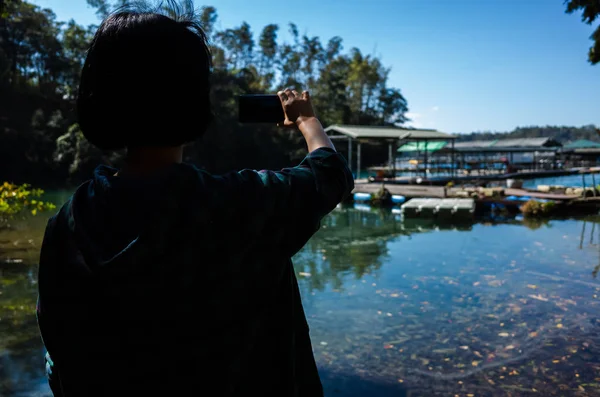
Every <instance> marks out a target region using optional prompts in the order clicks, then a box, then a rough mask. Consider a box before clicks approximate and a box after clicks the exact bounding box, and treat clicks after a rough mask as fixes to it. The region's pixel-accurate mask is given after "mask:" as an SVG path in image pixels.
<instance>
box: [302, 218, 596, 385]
mask: <svg viewBox="0 0 600 397" xmlns="http://www.w3.org/2000/svg"><path fill="white" fill-rule="evenodd" d="M596 223H598V218H587V219H585V220H581V221H576V220H560V221H559V220H556V221H544V222H532V223H524V222H523V220H522V219H501V218H495V219H487V220H484V221H483V222H481V223H478V224H476V225H444V224H441V225H434V224H431V223H427V222H406V221H404V222H401V221H400V220H399V218H398V217H396V216H394V214H391V213H385V212H383V213H382V212H378V211H365V209H364V208H361V210H360V211H356V210H352V209H345V210H340V211H336V212H335V213H333V214H332V215H331V216H330V217H329V218H328V219H327V221H326V222H325V223H324V228H323V229H322V230H321V231H320V232H319V233H318V234H317V235H316V236H315V238H314V239H313V240H312V241H311V242H310V244H309V245H308V246H307V247H306V250H305V251H304V252H302V253H300V254H299V255H298V257H297V258H296V266H297V271H298V272H299V274H300V275H304V277H303V278H302V279H301V285H302V286H303V292H304V298H305V303H306V311H307V314H308V315H309V317H310V319H309V322H310V324H311V330H312V338H313V341H314V345H315V353H316V357H317V362H318V364H319V366H320V368H323V369H324V370H326V371H327V373H335V374H337V379H338V382H339V379H356V378H360V379H363V380H368V381H369V382H375V383H377V384H386V385H388V387H391V388H393V387H394V386H395V388H396V390H397V392H401V391H402V390H401V389H404V388H408V394H409V395H424V396H425V395H427V396H429V395H440V396H446V395H454V394H463V393H465V394H474V395H486V396H493V395H506V394H507V393H515V395H522V394H523V393H526V392H530V393H534V392H540V393H543V394H544V395H557V393H558V395H560V394H561V393H562V394H563V395H564V394H565V393H566V394H567V395H570V394H577V395H596V394H597V393H598V392H600V390H599V389H598V387H599V386H598V379H596V377H597V375H596V374H597V372H595V371H590V368H595V370H597V369H600V362H599V361H598V359H597V357H598V355H597V353H599V349H598V342H599V340H598V326H599V325H600V321H599V320H598V318H599V317H600V316H599V314H600V307H599V304H598V299H597V298H598V294H599V293H600V283H599V282H598V281H597V280H594V279H593V277H592V275H591V271H592V268H593V266H594V265H595V264H597V263H598V256H599V255H598V251H597V250H598V248H597V246H596V245H595V243H594V239H593V234H594V232H592V231H591V228H592V225H595V224H596ZM523 226H525V227H523ZM586 228H587V229H586ZM595 229H596V226H594V230H595ZM586 230H587V231H586ZM590 233H591V234H590ZM582 234H583V235H584V238H582V237H581V236H582ZM334 257H335V258H334ZM340 258H342V259H341V261H339V262H338V259H340ZM335 384H337V383H336V382H335V381H332V383H329V384H326V388H329V389H328V390H329V391H332V390H333V389H334V388H335V387H334V385H335ZM534 390H535V391H534ZM392 394H393V393H392ZM392 394H389V395H392ZM385 395H388V394H385ZM463 395H464V394H463Z"/></svg>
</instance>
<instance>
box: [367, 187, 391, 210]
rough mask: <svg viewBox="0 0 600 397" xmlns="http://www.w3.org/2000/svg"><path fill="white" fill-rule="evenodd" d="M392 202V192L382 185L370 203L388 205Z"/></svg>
mask: <svg viewBox="0 0 600 397" xmlns="http://www.w3.org/2000/svg"><path fill="white" fill-rule="evenodd" d="M391 202H392V194H391V193H390V191H389V190H387V189H386V188H385V187H384V186H383V185H382V186H381V188H380V189H379V190H378V191H377V192H375V193H374V194H373V196H372V198H371V203H372V204H373V205H376V206H385V205H389V204H391Z"/></svg>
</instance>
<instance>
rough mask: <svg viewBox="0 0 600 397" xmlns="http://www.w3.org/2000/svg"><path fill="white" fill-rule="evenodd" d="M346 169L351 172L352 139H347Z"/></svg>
mask: <svg viewBox="0 0 600 397" xmlns="http://www.w3.org/2000/svg"><path fill="white" fill-rule="evenodd" d="M348 168H350V172H352V138H350V137H348Z"/></svg>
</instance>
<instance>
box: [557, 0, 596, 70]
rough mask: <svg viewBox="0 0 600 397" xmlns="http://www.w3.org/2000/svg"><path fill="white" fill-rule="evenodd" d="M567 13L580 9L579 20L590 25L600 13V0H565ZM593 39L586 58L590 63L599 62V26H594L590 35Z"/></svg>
mask: <svg viewBox="0 0 600 397" xmlns="http://www.w3.org/2000/svg"><path fill="white" fill-rule="evenodd" d="M565 4H566V5H567V13H569V14H572V13H573V12H575V11H580V10H581V11H582V13H581V20H582V21H583V22H584V23H586V24H588V25H591V24H592V23H594V21H595V20H596V18H598V16H599V15H600V0H565ZM590 39H592V40H593V41H594V44H593V45H592V47H590V50H589V52H588V59H589V61H590V63H591V64H592V65H595V64H597V63H598V62H600V26H598V27H597V28H596V30H595V31H594V33H592V36H591V37H590Z"/></svg>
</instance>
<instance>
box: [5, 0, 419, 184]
mask: <svg viewBox="0 0 600 397" xmlns="http://www.w3.org/2000/svg"><path fill="white" fill-rule="evenodd" d="M81 1H83V0H81ZM87 2H88V4H89V5H90V6H93V7H95V9H96V11H97V14H98V16H99V17H104V16H105V15H106V14H107V13H108V12H109V10H111V9H113V8H114V6H117V5H119V4H114V3H108V2H106V1H105V0H88V1H87ZM118 3H124V2H123V1H119V2H118ZM0 4H3V6H2V7H3V8H2V9H1V10H0V180H8V181H12V182H15V183H23V182H28V183H34V184H36V185H39V184H41V185H44V186H54V185H55V186H60V185H64V184H65V183H67V182H70V183H72V184H74V183H79V182H81V181H83V180H85V179H87V178H89V177H90V175H91V172H92V170H93V168H94V167H95V166H96V165H97V164H98V163H100V162H103V163H108V164H119V162H120V161H122V159H123V153H120V152H113V153H103V152H100V151H99V150H97V149H96V148H94V147H92V146H90V145H89V144H88V143H87V141H86V140H85V139H84V138H83V136H82V134H81V131H80V130H79V127H78V126H77V124H76V116H75V111H74V107H75V98H76V92H77V86H78V80H79V74H80V69H81V67H82V64H83V61H84V58H85V52H86V49H87V46H88V44H89V42H90V41H91V38H92V36H93V34H94V32H95V29H96V28H97V26H95V25H92V26H81V25H80V24H78V23H76V22H75V21H74V20H71V21H68V22H62V21H58V20H57V18H56V15H55V14H54V13H53V12H52V10H50V9H45V8H40V7H39V6H37V5H34V4H31V3H29V2H27V1H23V0H5V1H4V3H0ZM183 4H184V5H185V4H186V3H183ZM169 11H170V10H168V9H167V10H165V12H169ZM199 17H200V20H201V23H202V26H203V28H204V29H205V31H206V33H207V36H208V38H209V40H210V43H211V50H212V53H213V59H214V74H213V79H212V87H213V107H214V111H215V114H216V116H217V117H216V120H215V122H214V123H213V124H212V126H211V128H210V130H209V131H208V132H207V134H206V135H205V136H204V137H203V138H202V139H201V140H199V141H198V142H195V143H193V144H191V145H189V146H188V147H187V148H186V152H185V157H186V161H190V162H193V163H195V164H196V165H198V166H200V167H203V168H206V169H208V170H210V171H213V172H219V173H220V172H226V171H229V170H235V169H241V168H279V167H283V166H287V165H290V164H291V163H292V162H294V161H298V160H299V159H301V158H302V157H303V155H304V154H305V150H306V149H305V146H304V143H303V141H302V139H301V137H300V136H299V134H298V133H295V132H290V131H282V130H278V129H277V128H275V127H269V126H262V125H261V126H255V125H240V124H239V123H238V122H237V101H236V97H237V96H238V95H241V94H248V93H265V92H275V91H277V90H278V89H279V88H281V87H310V89H311V92H312V94H313V95H312V97H313V101H314V105H315V107H316V109H317V110H318V116H319V118H320V119H321V120H322V122H323V124H325V125H330V124H335V123H338V124H366V125H399V124H402V123H403V122H405V121H406V117H405V113H406V112H407V110H408V106H407V101H406V99H405V98H404V97H403V95H402V93H401V91H400V90H399V89H397V88H394V87H390V86H389V84H388V75H389V72H390V68H389V67H386V66H385V65H384V64H383V63H382V62H381V60H380V59H379V58H378V57H376V56H373V55H370V54H363V53H362V52H361V51H360V50H359V49H357V48H350V49H349V50H348V51H345V50H344V45H343V41H342V38H340V37H332V38H330V39H329V40H327V41H322V40H321V39H320V38H319V37H316V36H310V35H307V34H300V30H299V28H298V26H296V25H294V24H292V23H290V24H287V25H280V24H269V25H267V26H265V27H263V28H262V30H260V32H257V33H258V34H256V35H255V32H254V31H253V30H252V28H251V27H250V25H248V24H247V23H245V22H243V23H241V24H240V25H239V26H237V27H233V28H227V29H223V30H218V29H216V26H217V21H218V14H217V10H216V9H215V8H214V7H205V8H203V9H202V11H201V12H200V14H199ZM284 30H287V31H288V32H289V37H291V40H289V41H282V40H280V35H281V33H282V32H283V31H284ZM255 37H256V39H255Z"/></svg>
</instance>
